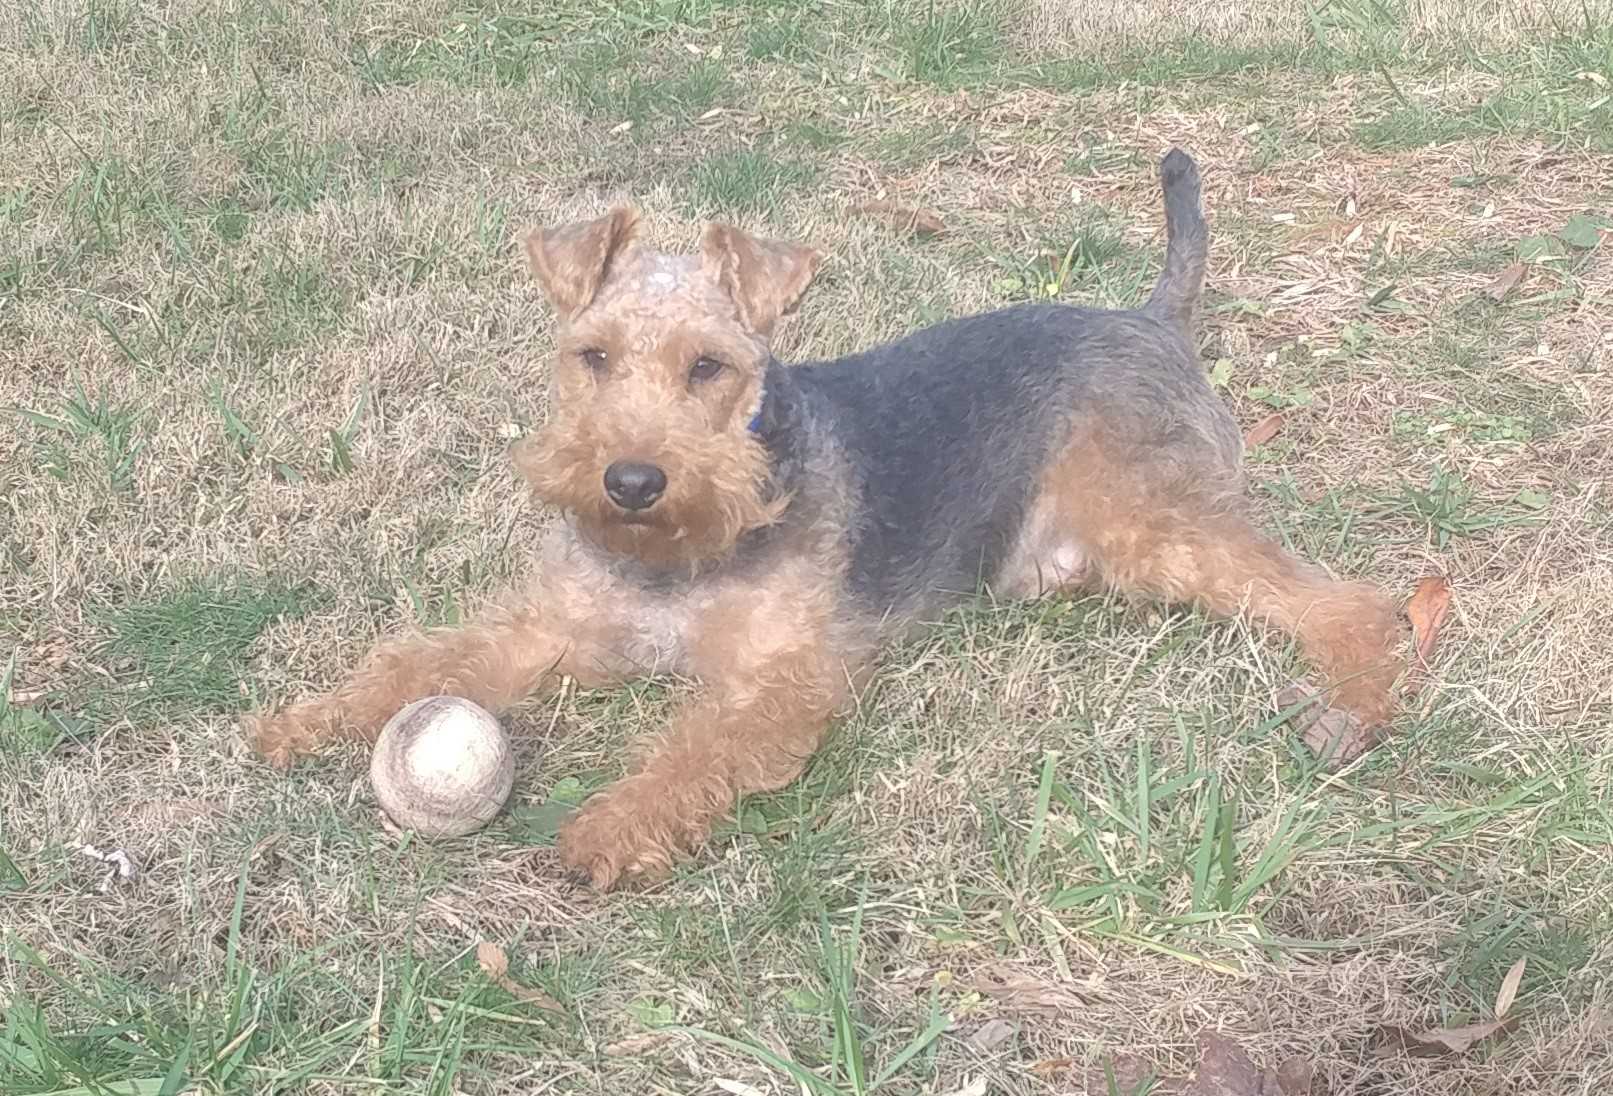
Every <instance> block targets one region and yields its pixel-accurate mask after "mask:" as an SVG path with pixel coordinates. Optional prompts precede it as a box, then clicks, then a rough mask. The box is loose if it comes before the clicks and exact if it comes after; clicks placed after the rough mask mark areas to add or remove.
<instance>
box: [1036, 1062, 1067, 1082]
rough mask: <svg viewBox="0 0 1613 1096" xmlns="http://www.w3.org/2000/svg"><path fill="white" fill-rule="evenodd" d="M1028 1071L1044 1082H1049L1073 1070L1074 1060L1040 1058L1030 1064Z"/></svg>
mask: <svg viewBox="0 0 1613 1096" xmlns="http://www.w3.org/2000/svg"><path fill="white" fill-rule="evenodd" d="M1029 1068H1030V1071H1031V1072H1032V1073H1034V1074H1036V1076H1038V1077H1040V1078H1042V1079H1043V1080H1044V1081H1050V1080H1052V1079H1053V1078H1054V1077H1057V1076H1058V1075H1059V1074H1061V1073H1066V1072H1068V1071H1069V1070H1072V1069H1074V1068H1075V1059H1074V1058H1042V1059H1040V1060H1038V1061H1035V1062H1032V1063H1031V1064H1030V1067H1029Z"/></svg>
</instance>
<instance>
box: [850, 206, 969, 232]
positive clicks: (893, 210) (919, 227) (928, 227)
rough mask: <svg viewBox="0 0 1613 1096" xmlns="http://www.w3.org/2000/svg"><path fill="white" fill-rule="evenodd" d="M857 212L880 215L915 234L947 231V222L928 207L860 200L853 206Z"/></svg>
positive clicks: (872, 215) (888, 222)
mask: <svg viewBox="0 0 1613 1096" xmlns="http://www.w3.org/2000/svg"><path fill="white" fill-rule="evenodd" d="M851 208H852V210H853V211H854V212H856V213H863V214H867V215H868V216H871V217H878V218H879V219H880V220H883V221H885V222H886V223H887V224H889V225H891V226H892V227H893V228H896V229H897V230H898V231H901V232H911V233H912V234H913V235H915V236H939V235H940V234H941V233H943V232H945V231H946V227H947V226H946V222H945V221H943V220H941V218H940V216H938V215H937V214H935V213H932V212H930V211H929V210H927V209H915V208H913V207H910V206H904V205H901V204H900V203H897V202H889V201H877V200H876V201H871V202H858V203H857V204H856V205H854V206H852V207H851Z"/></svg>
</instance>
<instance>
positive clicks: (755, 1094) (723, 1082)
mask: <svg viewBox="0 0 1613 1096" xmlns="http://www.w3.org/2000/svg"><path fill="white" fill-rule="evenodd" d="M711 1081H712V1083H713V1084H715V1085H716V1086H717V1087H718V1088H720V1089H722V1090H723V1091H724V1092H732V1093H733V1094H734V1096H762V1090H761V1089H759V1088H757V1087H756V1086H755V1085H747V1084H746V1083H745V1082H744V1081H730V1080H729V1079H728V1078H726V1077H713V1078H712V1079H711Z"/></svg>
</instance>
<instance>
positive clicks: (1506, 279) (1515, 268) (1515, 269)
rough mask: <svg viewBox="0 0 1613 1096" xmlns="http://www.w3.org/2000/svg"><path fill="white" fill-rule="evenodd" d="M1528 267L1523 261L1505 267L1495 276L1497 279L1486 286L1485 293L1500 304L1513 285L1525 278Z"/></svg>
mask: <svg viewBox="0 0 1613 1096" xmlns="http://www.w3.org/2000/svg"><path fill="white" fill-rule="evenodd" d="M1528 269H1529V268H1528V267H1526V266H1524V265H1523V264H1522V263H1512V264H1511V265H1509V266H1507V267H1505V268H1504V269H1503V270H1502V271H1501V273H1499V274H1497V275H1496V276H1495V281H1493V282H1491V283H1490V284H1489V285H1488V286H1486V287H1485V290H1484V295H1485V296H1486V297H1488V298H1490V300H1492V301H1494V302H1495V303H1496V304H1500V303H1501V302H1502V301H1503V300H1505V299H1506V295H1507V294H1508V293H1510V292H1512V287H1513V286H1515V285H1517V284H1518V282H1519V281H1521V280H1522V279H1523V275H1524V271H1526V270H1528Z"/></svg>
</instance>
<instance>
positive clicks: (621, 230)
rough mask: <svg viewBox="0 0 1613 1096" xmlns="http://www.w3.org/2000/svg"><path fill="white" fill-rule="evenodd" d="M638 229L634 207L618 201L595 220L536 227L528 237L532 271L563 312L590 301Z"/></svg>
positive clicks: (568, 313)
mask: <svg viewBox="0 0 1613 1096" xmlns="http://www.w3.org/2000/svg"><path fill="white" fill-rule="evenodd" d="M637 231H638V212H637V211H636V210H634V209H631V208H629V207H627V206H617V207H616V208H615V209H612V210H611V211H610V212H609V213H607V214H605V216H603V217H600V218H599V219H598V220H593V221H581V222H578V223H575V224H567V225H556V226H554V227H553V228H540V229H538V230H537V231H536V232H533V233H531V234H530V235H528V236H527V238H526V255H527V260H528V261H529V262H530V263H531V264H532V273H533V274H535V275H537V278H538V283H539V284H540V285H542V286H543V291H544V293H546V294H547V295H548V297H549V300H550V302H551V303H553V305H554V307H555V310H556V311H557V312H559V313H560V314H561V315H562V316H563V317H567V318H569V317H571V316H575V315H576V314H577V313H578V312H581V311H582V310H583V309H584V308H587V307H588V305H589V304H590V303H592V301H593V299H594V296H595V294H597V293H598V292H599V287H600V286H602V285H604V284H605V278H606V276H607V275H608V274H609V273H610V266H611V262H612V260H614V259H615V258H616V256H617V255H618V254H619V253H620V252H621V250H622V248H624V247H626V246H627V244H628V242H629V241H630V240H632V239H633V236H634V234H635V233H636V232H637Z"/></svg>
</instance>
